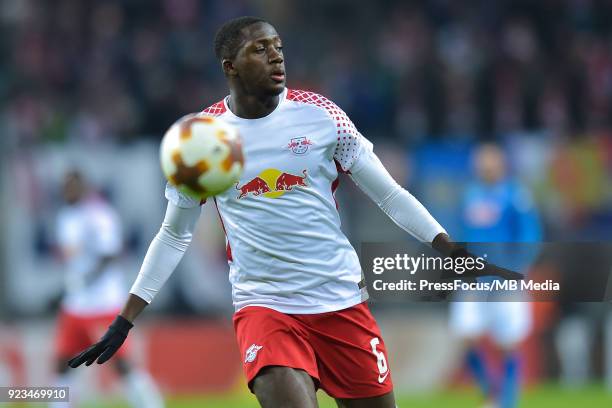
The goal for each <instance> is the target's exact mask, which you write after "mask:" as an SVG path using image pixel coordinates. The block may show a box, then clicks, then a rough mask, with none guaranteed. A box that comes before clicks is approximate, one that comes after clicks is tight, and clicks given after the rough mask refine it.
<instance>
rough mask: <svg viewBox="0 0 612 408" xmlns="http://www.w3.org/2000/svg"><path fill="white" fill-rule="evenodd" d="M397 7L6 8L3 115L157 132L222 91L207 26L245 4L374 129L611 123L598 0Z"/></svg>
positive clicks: (296, 73)
mask: <svg viewBox="0 0 612 408" xmlns="http://www.w3.org/2000/svg"><path fill="white" fill-rule="evenodd" d="M406 3H407V2H403V1H397V0H393V1H392V0H386V1H377V2H358V3H355V2H352V1H344V0H343V1H335V2H326V1H322V0H315V1H310V2H299V1H285V2H273V1H244V0H240V1H231V2H226V1H216V0H207V1H198V0H156V1H146V0H129V1H128V0H109V1H101V2H86V1H85V2H84V1H79V0H58V1H45V0H24V1H18V2H3V4H2V5H1V6H0V21H1V24H0V26H1V28H0V30H1V31H2V38H3V40H2V46H1V47H0V56H1V60H2V61H4V63H3V64H2V66H1V67H0V74H1V75H0V78H1V81H0V97H1V101H2V104H1V110H2V118H3V122H4V124H5V126H8V127H9V128H10V129H11V132H9V133H8V134H9V135H10V136H11V137H10V140H11V141H12V143H19V144H22V143H25V144H28V143H34V142H38V141H48V140H58V139H87V140H98V139H104V138H109V137H110V138H115V139H117V140H121V141H125V140H130V139H133V138H138V137H142V135H149V136H150V137H153V138H158V137H159V135H160V133H162V132H163V131H164V130H165V129H166V127H167V126H168V124H169V123H171V122H173V121H174V120H175V119H176V118H177V117H179V116H181V115H182V114H184V113H185V112H191V111H197V110H199V109H201V108H203V107H204V106H205V105H206V104H208V103H209V102H213V101H215V100H217V99H219V98H221V97H222V96H224V95H225V86H224V82H223V81H222V80H221V79H222V78H221V73H220V70H219V64H218V62H217V61H216V60H215V57H214V55H213V51H212V38H213V34H214V30H215V28H216V27H218V26H219V24H220V23H221V22H222V21H224V20H226V19H227V18H228V17H230V16H233V15H238V14H253V15H262V16H266V17H267V18H269V19H270V20H273V21H274V23H275V24H276V25H277V26H278V27H279V29H280V31H281V34H282V35H283V38H284V40H285V43H286V52H287V55H288V58H290V64H289V66H288V70H289V74H290V77H289V83H290V86H292V87H307V88H314V89H315V90H318V91H320V92H322V93H324V94H327V95H330V96H332V97H333V98H334V99H335V100H337V101H338V102H339V104H340V105H341V106H343V108H344V109H345V110H346V111H347V112H348V113H349V114H350V116H351V117H352V118H353V120H354V121H355V122H356V123H357V125H358V126H359V127H360V128H361V129H362V130H363V131H364V134H367V135H368V136H369V137H370V138H373V139H378V138H383V137H387V138H391V139H394V140H398V141H403V142H415V141H418V140H420V139H421V138H423V137H424V136H425V135H428V136H429V135H437V136H440V137H465V138H474V137H480V138H483V137H484V138H487V137H491V136H493V135H498V134H501V133H506V132H512V131H516V130H519V129H540V128H546V129H549V130H550V131H552V132H554V133H555V134H557V135H560V136H564V135H581V134H584V132H585V130H593V129H600V128H602V127H607V126H609V125H610V119H609V118H610V112H611V107H612V104H611V103H610V102H611V96H612V79H611V78H612V46H611V45H610V44H611V42H610V32H609V25H608V24H606V21H605V16H607V15H609V14H610V13H611V12H612V10H610V8H612V5H610V3H609V2H599V1H594V0H580V1H570V0H567V1H538V2H532V1H527V0H521V1H509V0H501V1H496V2H490V1H484V0H474V1H470V2H467V3H466V2H460V3H459V2H452V1H446V0H437V1H413V2H408V3H407V4H406Z"/></svg>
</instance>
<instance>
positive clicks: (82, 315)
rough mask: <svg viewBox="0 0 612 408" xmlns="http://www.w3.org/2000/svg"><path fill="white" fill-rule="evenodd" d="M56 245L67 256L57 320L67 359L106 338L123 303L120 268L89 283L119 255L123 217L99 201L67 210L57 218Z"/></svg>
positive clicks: (60, 350)
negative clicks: (104, 259) (102, 266)
mask: <svg viewBox="0 0 612 408" xmlns="http://www.w3.org/2000/svg"><path fill="white" fill-rule="evenodd" d="M57 241H58V245H59V247H60V248H61V249H62V252H63V254H64V257H65V258H66V275H65V282H66V284H65V288H66V294H65V295H64V298H63V300H62V305H61V310H60V314H59V317H58V328H57V338H56V353H57V355H58V357H60V358H69V357H72V356H74V355H75V354H76V353H78V352H79V351H81V350H83V349H84V348H86V347H88V346H89V345H91V344H92V343H93V342H95V341H96V340H97V339H98V338H99V337H100V336H101V335H102V334H104V332H105V331H106V329H107V328H108V326H109V325H110V324H111V323H112V321H113V319H114V318H115V316H116V315H117V313H118V312H119V310H120V309H121V306H122V305H123V302H124V301H125V292H124V291H125V286H124V282H123V276H122V274H121V270H120V269H119V268H118V267H117V266H116V265H114V264H110V265H108V266H107V267H106V268H105V269H104V270H103V271H101V272H100V274H99V275H98V276H97V277H96V278H95V279H93V280H92V281H91V282H89V280H90V279H89V278H88V275H89V274H90V273H91V272H92V270H93V269H94V268H96V267H97V265H98V262H100V258H101V257H105V256H114V255H117V254H119V253H120V252H121V249H122V239H121V224H120V221H119V216H118V215H117V213H116V212H115V211H114V210H113V208H111V207H110V205H108V204H107V203H105V202H104V201H102V200H101V199H98V198H96V197H90V198H87V199H85V200H83V201H82V202H80V203H77V204H75V205H71V206H66V207H64V208H62V210H61V211H60V212H59V214H58V219H57ZM125 348H126V349H127V347H125ZM123 349H124V347H122V348H121V349H120V350H119V353H120V354H119V355H122V354H124V353H125V350H123Z"/></svg>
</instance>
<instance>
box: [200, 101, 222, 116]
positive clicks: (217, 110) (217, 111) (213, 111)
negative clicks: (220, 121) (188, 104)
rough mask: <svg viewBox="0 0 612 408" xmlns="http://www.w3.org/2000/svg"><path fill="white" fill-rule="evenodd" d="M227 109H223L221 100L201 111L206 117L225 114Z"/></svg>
mask: <svg viewBox="0 0 612 408" xmlns="http://www.w3.org/2000/svg"><path fill="white" fill-rule="evenodd" d="M226 110H227V108H226V107H225V102H224V101H223V99H221V100H220V101H219V102H217V103H215V104H214V105H211V106H209V107H208V108H206V109H204V110H203V111H202V113H203V114H205V115H208V116H220V115H223V114H224V113H225V111H226Z"/></svg>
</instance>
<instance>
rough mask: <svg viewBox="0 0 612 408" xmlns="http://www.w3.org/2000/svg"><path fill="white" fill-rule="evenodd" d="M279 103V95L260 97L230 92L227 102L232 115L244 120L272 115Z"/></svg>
mask: <svg viewBox="0 0 612 408" xmlns="http://www.w3.org/2000/svg"><path fill="white" fill-rule="evenodd" d="M279 101H280V95H275V96H263V97H262V96H255V95H245V94H243V93H241V92H237V91H234V90H231V91H230V97H229V101H228V102H229V109H230V110H231V111H232V113H233V114H234V115H236V116H238V117H240V118H244V119H258V118H263V117H264V116H268V115H269V114H270V113H272V111H273V110H274V109H276V107H277V106H278V103H279Z"/></svg>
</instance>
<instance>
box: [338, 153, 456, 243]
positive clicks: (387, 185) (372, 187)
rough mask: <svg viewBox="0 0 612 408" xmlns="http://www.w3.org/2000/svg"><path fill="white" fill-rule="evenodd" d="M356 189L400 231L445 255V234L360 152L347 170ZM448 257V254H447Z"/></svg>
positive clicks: (374, 161) (375, 160)
mask: <svg viewBox="0 0 612 408" xmlns="http://www.w3.org/2000/svg"><path fill="white" fill-rule="evenodd" d="M349 174H350V176H351V178H352V179H353V181H354V182H355V184H357V186H358V187H359V188H360V189H361V190H362V191H363V192H364V193H365V194H366V195H367V196H368V197H370V198H371V199H372V201H374V202H375V203H376V204H377V205H378V206H379V207H380V208H381V209H382V210H383V211H384V212H385V214H387V215H388V216H389V218H391V219H392V220H393V222H395V223H396V224H397V225H398V226H399V227H400V228H402V229H404V230H405V231H407V232H408V233H410V234H411V235H412V236H414V237H415V238H416V239H418V240H419V241H421V242H427V243H430V244H431V243H434V242H435V245H434V248H435V249H437V250H439V251H440V252H442V253H444V254H445V253H447V251H448V250H450V248H446V246H447V245H445V243H449V244H450V241H449V239H448V235H446V230H444V228H442V226H441V225H440V224H439V223H438V222H437V221H436V220H435V219H434V218H433V217H432V215H431V214H430V213H429V211H427V209H426V208H425V207H424V206H423V204H421V203H420V202H419V200H417V199H416V198H415V197H414V196H413V195H412V194H410V193H409V192H408V191H406V190H405V189H403V188H402V187H401V186H400V185H399V184H397V182H396V181H395V180H394V179H393V177H392V176H391V175H390V174H389V172H388V171H387V169H385V167H384V166H383V164H382V163H381V162H380V160H379V158H378V157H377V156H376V154H374V152H373V151H371V150H366V151H363V152H362V154H360V155H359V157H358V158H357V159H356V160H355V162H354V164H353V166H352V167H351V169H350V173H349ZM448 253H450V252H448Z"/></svg>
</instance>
